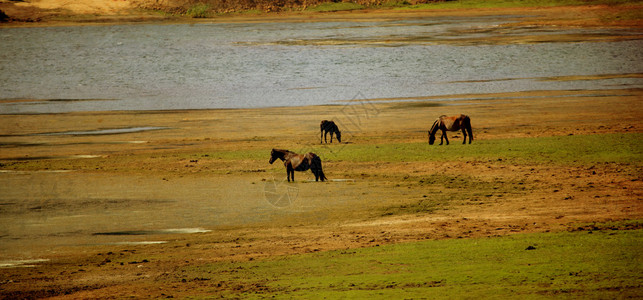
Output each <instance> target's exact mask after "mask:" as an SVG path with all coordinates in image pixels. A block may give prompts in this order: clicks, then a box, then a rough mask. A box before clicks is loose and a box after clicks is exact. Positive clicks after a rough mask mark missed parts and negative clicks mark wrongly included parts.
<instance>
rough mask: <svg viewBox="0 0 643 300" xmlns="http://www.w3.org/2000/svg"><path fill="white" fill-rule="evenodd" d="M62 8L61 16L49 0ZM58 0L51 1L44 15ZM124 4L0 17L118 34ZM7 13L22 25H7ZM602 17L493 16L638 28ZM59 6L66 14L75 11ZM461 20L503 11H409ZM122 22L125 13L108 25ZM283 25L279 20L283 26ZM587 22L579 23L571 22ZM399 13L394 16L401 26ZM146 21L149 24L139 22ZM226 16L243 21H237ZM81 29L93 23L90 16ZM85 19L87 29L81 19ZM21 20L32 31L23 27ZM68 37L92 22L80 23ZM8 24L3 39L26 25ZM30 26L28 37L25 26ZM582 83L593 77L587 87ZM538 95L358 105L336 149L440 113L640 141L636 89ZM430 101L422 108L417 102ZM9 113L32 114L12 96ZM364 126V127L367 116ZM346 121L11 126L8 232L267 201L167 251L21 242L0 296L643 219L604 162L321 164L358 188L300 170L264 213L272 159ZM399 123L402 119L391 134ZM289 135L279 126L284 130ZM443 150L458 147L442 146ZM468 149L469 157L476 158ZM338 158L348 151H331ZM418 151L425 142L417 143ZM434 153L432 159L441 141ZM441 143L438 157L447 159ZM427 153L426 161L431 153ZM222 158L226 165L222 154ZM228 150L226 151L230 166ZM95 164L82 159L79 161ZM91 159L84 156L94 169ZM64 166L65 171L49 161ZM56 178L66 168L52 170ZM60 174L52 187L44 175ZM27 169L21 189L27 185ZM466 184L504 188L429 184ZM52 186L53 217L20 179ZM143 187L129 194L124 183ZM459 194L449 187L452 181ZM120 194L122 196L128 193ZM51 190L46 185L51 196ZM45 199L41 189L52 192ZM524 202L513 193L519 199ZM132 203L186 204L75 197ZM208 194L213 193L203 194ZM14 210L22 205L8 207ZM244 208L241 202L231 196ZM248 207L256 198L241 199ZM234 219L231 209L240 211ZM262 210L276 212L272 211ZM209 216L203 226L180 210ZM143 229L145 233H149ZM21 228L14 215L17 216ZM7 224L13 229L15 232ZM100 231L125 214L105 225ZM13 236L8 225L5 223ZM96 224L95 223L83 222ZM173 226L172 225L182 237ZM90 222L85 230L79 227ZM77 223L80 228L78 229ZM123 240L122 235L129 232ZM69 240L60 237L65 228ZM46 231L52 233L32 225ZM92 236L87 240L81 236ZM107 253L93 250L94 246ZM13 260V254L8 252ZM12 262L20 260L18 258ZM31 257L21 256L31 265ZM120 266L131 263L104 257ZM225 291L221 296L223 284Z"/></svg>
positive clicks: (299, 118) (272, 112) (109, 289)
mask: <svg viewBox="0 0 643 300" xmlns="http://www.w3.org/2000/svg"><path fill="white" fill-rule="evenodd" d="M56 2H57V3H58V4H55V3H56ZM52 3H54V4H52ZM127 3H128V2H127V1H102V2H101V1H71V2H70V1H53V0H52V1H45V0H42V1H31V2H20V3H13V2H12V3H8V2H7V1H2V2H0V9H2V10H3V11H5V12H7V13H8V14H9V15H10V16H11V15H12V14H13V15H16V14H18V13H22V14H24V18H23V20H29V19H31V20H32V21H34V20H43V21H45V22H44V23H36V24H35V25H36V26H45V25H56V24H62V25H64V24H70V23H69V22H68V21H49V20H50V19H48V18H50V17H48V16H49V13H50V12H52V10H50V9H53V11H55V12H56V14H69V15H72V16H74V15H77V14H98V15H97V16H95V19H100V18H103V17H106V16H107V17H106V18H110V20H112V21H114V20H117V21H119V22H122V21H128V20H127V18H131V17H132V16H134V17H135V18H139V17H140V15H137V14H134V15H132V13H131V12H130V11H129V9H130V6H129V5H128V4H127ZM12 9H17V11H18V13H14V12H15V10H12ZM612 10H613V8H608V7H596V6H587V7H575V8H564V9H560V8H558V9H555V8H539V9H508V10H502V12H501V13H507V14H515V13H521V14H533V15H534V17H533V18H531V19H528V20H525V21H524V22H525V23H524V24H523V25H544V26H550V25H570V26H627V27H632V26H634V27H639V26H640V25H641V24H640V22H638V21H632V20H625V21H618V20H615V19H608V20H611V21H608V22H605V20H606V19H605V18H603V17H604V16H606V15H609V14H612V13H615V12H614V11H612ZM69 11H72V13H70V12H69ZM471 13H486V14H492V13H494V14H498V13H500V12H499V11H492V10H481V11H477V12H471V11H466V12H462V11H460V12H457V11H449V12H409V13H405V14H407V15H406V16H413V15H414V14H453V15H466V14H471ZM114 15H121V16H120V17H118V18H116V19H114V18H113V16H114ZM275 16H276V17H275ZM581 16H582V17H581ZM387 17H391V13H389V12H372V11H371V12H358V13H351V14H318V15H314V16H311V15H304V16H302V15H298V14H291V15H266V16H262V17H257V18H266V19H270V18H281V19H283V18H286V19H289V18H290V19H291V20H301V19H302V18H304V19H306V20H309V19H318V20H328V19H332V18H351V19H354V18H364V19H368V18H375V19H377V18H387ZM398 17H399V15H398ZM145 20H147V21H149V20H150V19H145ZM221 20H222V21H241V22H243V21H249V19H248V18H247V17H245V18H232V19H221ZM85 21H86V20H85ZM83 22H84V21H83ZM28 23H29V22H28ZM72 23H73V24H86V23H82V22H80V23H79V22H75V21H74V22H72ZM24 24H25V23H20V24H16V23H11V24H9V26H14V25H18V26H23V25H24ZM30 25H34V24H30ZM587 80H591V78H587ZM581 94H591V95H592V96H591V97H587V96H586V95H579V92H578V91H541V92H525V93H510V94H493V95H460V96H458V97H461V98H465V100H458V101H455V100H454V101H450V102H449V101H447V102H443V103H444V104H446V105H442V106H432V105H414V104H412V103H408V102H404V101H403V100H404V99H389V100H393V102H392V103H379V102H378V101H371V102H369V104H368V106H364V105H360V104H358V105H356V106H354V107H357V108H359V109H366V111H364V110H361V111H360V110H351V111H350V112H348V114H349V115H351V114H352V117H353V118H359V124H358V125H359V126H358V127H357V128H354V129H353V132H352V134H351V135H349V136H348V137H345V142H346V143H349V144H348V145H372V146H374V147H377V145H382V144H387V143H402V144H404V143H414V142H423V141H425V140H426V130H427V129H428V127H429V126H430V124H429V123H430V122H431V120H433V119H434V118H435V117H436V116H438V115H440V114H457V113H466V114H468V115H470V116H471V117H472V120H473V126H474V134H475V138H476V141H485V140H487V141H488V140H498V139H506V138H519V137H525V138H537V137H549V136H568V135H572V134H573V135H592V134H603V133H640V132H642V131H643V126H642V125H643V124H641V121H640V120H641V117H643V109H642V108H641V105H640V103H641V100H642V99H643V93H642V92H641V91H640V90H636V89H635V90H611V91H604V90H597V91H589V92H583V93H581ZM426 100H427V101H431V99H426ZM10 101H32V100H29V99H25V100H10ZM365 114H370V115H369V116H371V117H369V118H364V117H363V116H364V115H365ZM338 116H340V117H341V116H347V111H346V106H344V105H343V103H338V105H337V106H320V107H304V108H268V109H246V110H199V111H161V112H88V113H69V114H50V115H48V114H43V115H19V116H18V115H3V116H2V118H0V143H2V148H0V150H1V151H0V163H2V167H1V168H0V169H2V170H3V173H2V174H0V175H3V177H2V178H0V179H1V180H2V181H3V190H2V192H3V195H9V196H3V197H4V198H2V199H3V203H2V207H0V209H1V210H0V214H2V219H3V220H5V221H3V223H2V225H3V226H5V228H10V229H15V230H17V231H19V230H24V228H21V227H15V228H12V227H10V226H13V225H12V224H11V223H12V222H10V221H12V220H19V219H20V220H23V219H26V220H32V219H34V220H36V221H38V220H39V219H37V218H41V217H39V216H37V214H45V213H49V214H51V215H50V216H49V217H48V218H46V219H47V221H51V220H53V219H54V217H55V216H56V214H60V213H63V211H67V210H69V211H77V212H79V214H78V216H83V215H84V216H86V218H87V220H88V222H89V221H91V219H94V218H106V217H105V216H103V215H101V212H102V210H105V209H109V210H111V211H120V212H122V213H123V214H126V213H127V212H129V211H131V210H132V208H133V209H135V210H141V211H145V209H149V210H156V209H161V208H165V210H158V211H155V212H154V213H157V214H161V215H162V214H167V215H168V216H172V214H173V213H175V212H176V211H181V212H182V213H186V214H190V211H191V210H198V209H202V207H201V206H200V204H201V202H199V201H203V199H204V196H202V194H201V193H203V190H202V189H200V188H199V186H200V185H199V184H197V183H195V182H198V183H203V182H205V183H206V184H211V185H212V186H216V187H217V188H216V191H214V192H212V193H215V195H220V196H229V195H245V196H244V197H245V198H247V199H255V200H256V201H259V202H261V203H263V205H264V206H261V205H262V204H261V203H260V204H256V205H258V206H257V207H260V208H262V207H263V209H264V211H263V212H264V214H263V216H262V218H260V219H259V220H256V221H254V222H253V221H250V222H248V221H244V222H233V221H232V220H236V219H242V218H244V217H245V216H246V215H248V213H247V211H244V210H243V209H244V208H247V206H244V205H241V204H239V203H234V202H230V203H226V204H225V206H226V207H227V209H228V211H227V212H228V213H227V214H223V215H222V217H224V218H226V220H228V222H223V223H222V224H223V225H219V226H209V227H208V226H206V229H209V230H211V231H210V232H203V233H194V234H176V235H174V234H165V235H163V236H162V237H161V239H163V240H164V241H166V243H164V244H149V245H133V244H127V245H116V244H111V245H105V244H101V245H93V246H92V245H86V244H85V245H80V246H79V245H78V244H83V243H84V241H83V242H80V243H79V242H78V241H75V238H74V236H71V237H67V239H65V238H66V237H62V238H63V239H65V240H64V243H62V244H56V245H55V246H51V247H48V246H47V244H46V242H47V241H49V240H48V239H49V238H51V239H52V241H53V240H54V239H59V238H61V237H58V236H55V237H48V236H47V235H45V234H43V235H41V236H39V235H38V232H30V233H29V234H31V235H32V236H35V237H40V239H41V240H42V241H44V242H45V244H44V246H43V244H42V243H41V244H39V243H37V242H34V247H33V249H30V250H28V251H27V252H28V253H29V255H27V256H28V257H21V256H20V254H19V253H18V254H16V252H20V251H23V252H25V249H24V248H20V246H24V245H21V244H20V243H21V241H19V239H16V240H18V241H17V242H13V243H10V247H7V246H3V253H2V257H3V258H2V260H3V261H4V260H7V259H11V258H23V259H26V258H36V259H43V260H42V261H35V262H32V263H33V264H34V265H35V266H34V267H19V268H3V269H1V272H0V295H2V297H3V298H42V297H53V298H60V299H87V298H114V297H116V298H124V297H136V298H148V297H149V298H160V297H163V296H165V295H173V296H175V297H189V296H191V295H195V294H197V295H198V293H197V292H195V291H198V290H199V288H200V286H201V285H202V284H204V283H202V282H199V281H198V280H195V281H191V280H188V281H187V282H184V281H182V277H181V274H177V273H176V270H178V269H180V268H182V267H185V266H198V265H201V264H206V263H211V262H215V261H247V260H256V259H262V258H266V257H274V256H279V255H290V254H299V253H307V252H315V251H326V250H332V249H348V248H357V247H369V246H375V245H382V244H390V243H401V242H411V241H418V240H424V239H446V238H469V237H483V236H498V235H507V234H515V233H529V232H547V231H561V230H576V229H578V227H582V226H585V225H583V224H587V223H593V222H604V221H616V220H637V219H641V217H642V216H643V207H641V190H642V189H641V180H642V179H643V178H641V174H643V173H642V172H641V168H640V165H638V164H637V165H622V164H610V163H601V164H595V165H592V166H564V167H561V166H560V165H550V164H546V163H531V164H524V163H513V162H511V161H507V160H506V159H505V160H501V159H489V160H480V161H459V160H457V159H454V160H446V161H428V162H424V161H421V162H378V161H370V162H369V161H367V162H357V163H352V162H351V163H348V162H345V161H340V160H332V159H330V160H327V162H326V163H325V164H324V168H325V170H326V173H327V175H328V177H329V178H331V179H348V180H350V181H346V182H342V181H335V182H328V183H309V182H306V180H308V179H310V175H308V177H307V176H306V175H303V174H300V173H298V174H296V179H298V180H299V181H300V183H299V187H300V188H299V194H298V197H297V201H298V203H299V204H302V203H303V205H308V206H306V207H304V208H303V209H302V208H301V207H299V208H298V209H280V208H271V207H268V206H267V204H265V194H264V193H263V187H264V185H263V184H264V183H265V182H267V181H268V182H269V181H270V180H271V179H272V178H278V177H279V176H285V172H284V171H283V170H282V168H281V167H280V166H276V165H269V164H268V154H269V152H270V149H271V148H274V147H279V148H286V149H303V148H314V147H319V144H318V138H319V136H318V124H319V120H322V119H330V118H336V117H338ZM400 120H403V122H402V121H400ZM284 124H288V126H284ZM146 126H158V127H164V128H169V129H165V130H155V131H145V132H137V133H127V134H116V135H114V134H112V135H88V136H78V135H75V136H74V135H35V136H34V134H41V133H51V132H63V131H87V130H97V129H104V128H125V127H146ZM451 136H452V137H451V140H452V142H453V143H458V142H459V139H460V138H459V137H457V136H458V134H452V135H451ZM476 141H474V144H473V145H472V147H475V144H476ZM329 147H331V148H330V149H333V150H335V151H341V147H342V145H337V144H336V145H332V146H329ZM427 147H428V146H427ZM434 147H438V146H434ZM441 147H447V146H441ZM430 149H432V148H428V150H427V155H430ZM235 150H244V151H250V152H252V151H255V150H256V151H265V153H266V154H265V161H257V160H256V159H252V158H249V159H242V158H241V159H240V158H238V157H226V156H225V155H229V153H230V152H234V151H235ZM218 153H224V154H225V155H224V154H222V157H218V156H217V154H218ZM226 153H227V154H226ZM87 155H89V156H87ZM86 157H93V158H86ZM50 158H57V159H50ZM54 171H70V172H66V173H61V174H58V173H53V172H54ZM52 173H53V174H54V175H52ZM20 174H22V175H24V174H28V175H27V176H28V177H25V176H23V177H20ZM461 174H470V175H471V176H473V177H475V178H477V179H478V180H480V181H482V182H491V183H497V184H498V186H499V187H500V188H501V189H505V192H504V193H490V194H489V195H488V196H487V195H483V196H481V197H482V198H479V197H471V198H469V197H466V196H465V197H461V196H458V195H460V194H465V195H467V194H466V193H467V187H466V186H462V187H458V186H453V185H451V186H449V187H447V188H445V185H444V184H443V183H440V182H428V179H430V178H441V177H440V176H447V177H450V178H456V179H457V178H458V176H459V175H461ZM51 176H65V178H66V179H67V180H66V181H67V182H72V183H81V184H69V185H65V186H63V184H61V183H59V184H58V186H57V187H55V189H56V191H57V192H58V191H63V192H64V196H60V195H56V200H57V201H67V202H62V204H63V208H57V207H49V206H47V205H45V204H47V203H46V202H43V199H44V198H47V197H52V195H50V194H47V189H44V190H45V192H42V191H43V190H40V192H30V191H29V190H25V189H24V188H22V189H21V188H20V184H21V183H24V181H25V180H33V181H36V182H39V184H41V186H47V185H48V178H51ZM132 178H135V179H136V180H135V182H133V183H127V182H128V181H131V179H132ZM456 183H457V182H456ZM123 186H126V187H127V188H126V189H125V190H124V189H123V188H122V187H123ZM47 187H48V186H47ZM48 188H49V187H48ZM524 188H526V189H527V191H528V192H516V193H513V192H512V190H516V191H519V190H524ZM131 190H139V191H140V192H141V194H146V193H150V194H154V195H155V197H156V196H159V195H172V197H174V196H176V197H179V198H180V199H187V201H186V202H184V203H177V204H174V205H175V206H174V207H173V209H174V210H176V211H167V207H165V206H156V205H159V204H157V203H154V202H145V201H143V200H146V199H147V198H145V197H144V195H143V196H141V198H140V199H138V198H136V197H137V196H131V195H129V196H130V197H133V199H134V200H141V201H139V202H136V203H133V204H132V203H125V202H122V201H121V202H119V201H115V200H114V199H116V198H108V199H102V200H101V199H99V200H100V201H103V202H100V201H99V202H83V201H76V200H79V199H81V198H82V197H83V195H91V194H92V193H104V194H110V193H111V194H113V195H116V196H123V197H125V195H126V194H128V193H129V192H130V191H131ZM209 192H210V191H209ZM436 195H442V197H443V198H444V199H451V198H453V199H458V200H457V201H450V202H449V204H448V205H445V207H443V208H438V209H434V210H430V211H420V212H413V211H405V210H404V207H405V206H407V205H409V204H413V203H418V202H419V201H421V200H422V199H424V198H431V197H433V196H436ZM14 196H15V197H17V198H21V199H23V200H24V201H25V202H29V201H32V202H33V203H31V202H29V203H27V204H24V205H19V204H16V203H14V202H13V201H8V200H7V199H9V198H8V197H14ZM14 199H15V198H14ZM239 199H241V198H239ZM243 201H251V200H242V201H241V202H243ZM240 208H241V210H240ZM265 211H268V212H267V213H266V212H265ZM190 216H191V217H192V218H201V217H203V216H202V215H199V214H196V213H195V214H194V215H190ZM137 217H140V218H141V219H140V222H141V224H143V223H145V222H146V221H149V220H153V217H151V216H145V215H143V216H137ZM12 218H13V219H12ZM7 220H9V221H7ZM106 220H107V221H106V223H109V224H107V225H105V224H103V225H105V226H113V228H114V230H118V227H117V226H116V225H114V223H118V222H119V221H122V222H128V221H129V219H127V218H123V219H122V220H119V219H118V218H113V219H106ZM14 223H15V222H14ZM89 223H91V222H89ZM91 224H94V225H92V226H96V227H95V228H87V229H75V228H72V229H73V230H78V231H79V232H80V236H82V234H83V233H88V234H91V233H96V232H101V231H100V228H102V227H101V224H100V223H91ZM181 225H182V224H177V226H181ZM88 226H89V225H88ZM81 227H82V226H81ZM127 228H129V227H127ZM72 229H70V231H73V230H72ZM41 230H42V231H43V232H46V230H47V228H43V229H41ZM83 230H85V231H83ZM97 239H104V240H100V241H101V242H104V241H110V237H109V236H107V237H97ZM98 244H100V243H98ZM12 247H13V248H12ZM16 249H17V250H16ZM29 251H31V252H29ZM117 260H118V261H126V262H127V263H125V264H117V263H112V261H117ZM222 288H226V287H222Z"/></svg>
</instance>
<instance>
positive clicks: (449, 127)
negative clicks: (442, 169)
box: [429, 115, 473, 145]
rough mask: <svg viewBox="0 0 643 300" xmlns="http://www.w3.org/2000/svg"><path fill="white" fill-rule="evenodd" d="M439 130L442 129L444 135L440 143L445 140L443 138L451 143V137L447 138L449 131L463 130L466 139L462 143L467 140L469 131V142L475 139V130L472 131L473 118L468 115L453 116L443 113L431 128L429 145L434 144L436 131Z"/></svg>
mask: <svg viewBox="0 0 643 300" xmlns="http://www.w3.org/2000/svg"><path fill="white" fill-rule="evenodd" d="M438 130H442V136H441V137H440V145H442V143H443V142H444V141H443V139H445V140H447V145H448V144H449V138H447V131H458V130H462V135H464V140H463V141H462V144H466V142H467V132H468V134H469V144H471V141H473V131H471V119H469V116H466V115H459V116H452V117H447V116H445V115H441V116H440V117H439V118H438V119H437V120H435V122H433V126H431V129H429V145H433V143H434V142H435V133H436V132H437V131H438Z"/></svg>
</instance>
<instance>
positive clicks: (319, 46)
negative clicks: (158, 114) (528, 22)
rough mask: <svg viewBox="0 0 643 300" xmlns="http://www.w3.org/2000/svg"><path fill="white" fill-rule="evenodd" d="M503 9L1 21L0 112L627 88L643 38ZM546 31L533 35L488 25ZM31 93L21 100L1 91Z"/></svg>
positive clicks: (638, 67)
mask: <svg viewBox="0 0 643 300" xmlns="http://www.w3.org/2000/svg"><path fill="white" fill-rule="evenodd" d="M505 18H506V17H479V18H466V19H463V18H462V19H461V18H448V19H447V18H417V19H409V20H403V21H378V22H318V23H251V24H250V23H249V24H172V25H158V24H155V25H116V26H85V27H80V26H78V27H50V28H1V29H0V37H1V40H2V42H1V43H0V99H4V100H2V101H0V113H46V112H69V111H90V110H99V111H104V110H164V109H206V108H250V107H270V106H299V105H319V104H337V103H338V102H337V101H338V100H350V99H353V98H355V97H360V98H367V99H371V98H390V97H422V96H434V95H449V94H462V93H492V92H512V91H526V90H554V89H578V90H584V89H603V88H628V87H629V88H640V87H641V86H642V84H643V80H642V79H641V78H637V77H640V76H631V77H627V76H626V77H624V78H623V77H621V78H611V77H609V76H608V77H607V78H603V79H600V80H586V79H584V80H543V79H544V78H549V77H557V76H576V75H579V76H593V75H604V74H640V73H643V63H642V62H643V50H642V49H643V40H637V39H636V38H632V39H628V40H625V41H608V42H573V40H572V41H569V40H567V41H566V42H553V40H555V39H554V38H553V37H554V36H556V35H557V34H561V33H562V34H568V35H579V36H593V37H605V36H610V35H614V34H621V35H622V34H626V35H631V36H635V35H639V36H640V32H622V31H619V30H583V29H577V30H571V31H565V32H560V31H549V30H545V29H542V28H540V29H539V28H512V29H507V28H505V27H503V26H500V25H501V24H503V23H506V22H508V20H507V19H505ZM532 35H538V36H544V37H547V36H552V42H547V41H546V40H545V41H543V40H541V41H539V42H537V43H533V42H530V43H526V42H516V41H513V42H511V41H509V42H502V41H501V42H497V40H498V38H501V39H506V38H507V37H511V38H513V37H518V38H519V37H529V36H532ZM7 99H10V100H17V99H20V100H23V99H28V100H33V101H8V100H7Z"/></svg>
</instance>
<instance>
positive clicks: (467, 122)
mask: <svg viewBox="0 0 643 300" xmlns="http://www.w3.org/2000/svg"><path fill="white" fill-rule="evenodd" d="M464 128H466V129H467V132H468V133H469V144H471V141H473V129H472V128H471V119H470V118H469V116H464Z"/></svg>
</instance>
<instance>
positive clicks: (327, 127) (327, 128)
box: [319, 120, 342, 144]
mask: <svg viewBox="0 0 643 300" xmlns="http://www.w3.org/2000/svg"><path fill="white" fill-rule="evenodd" d="M319 129H320V130H321V136H320V137H319V140H320V141H319V143H321V144H323V143H324V142H326V143H328V141H327V140H326V134H328V133H329V132H330V142H331V143H332V142H333V133H334V134H335V135H336V136H337V141H338V142H340V143H341V142H342V133H341V131H339V128H337V125H335V122H333V121H328V120H323V121H321V124H319ZM322 138H323V140H322Z"/></svg>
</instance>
